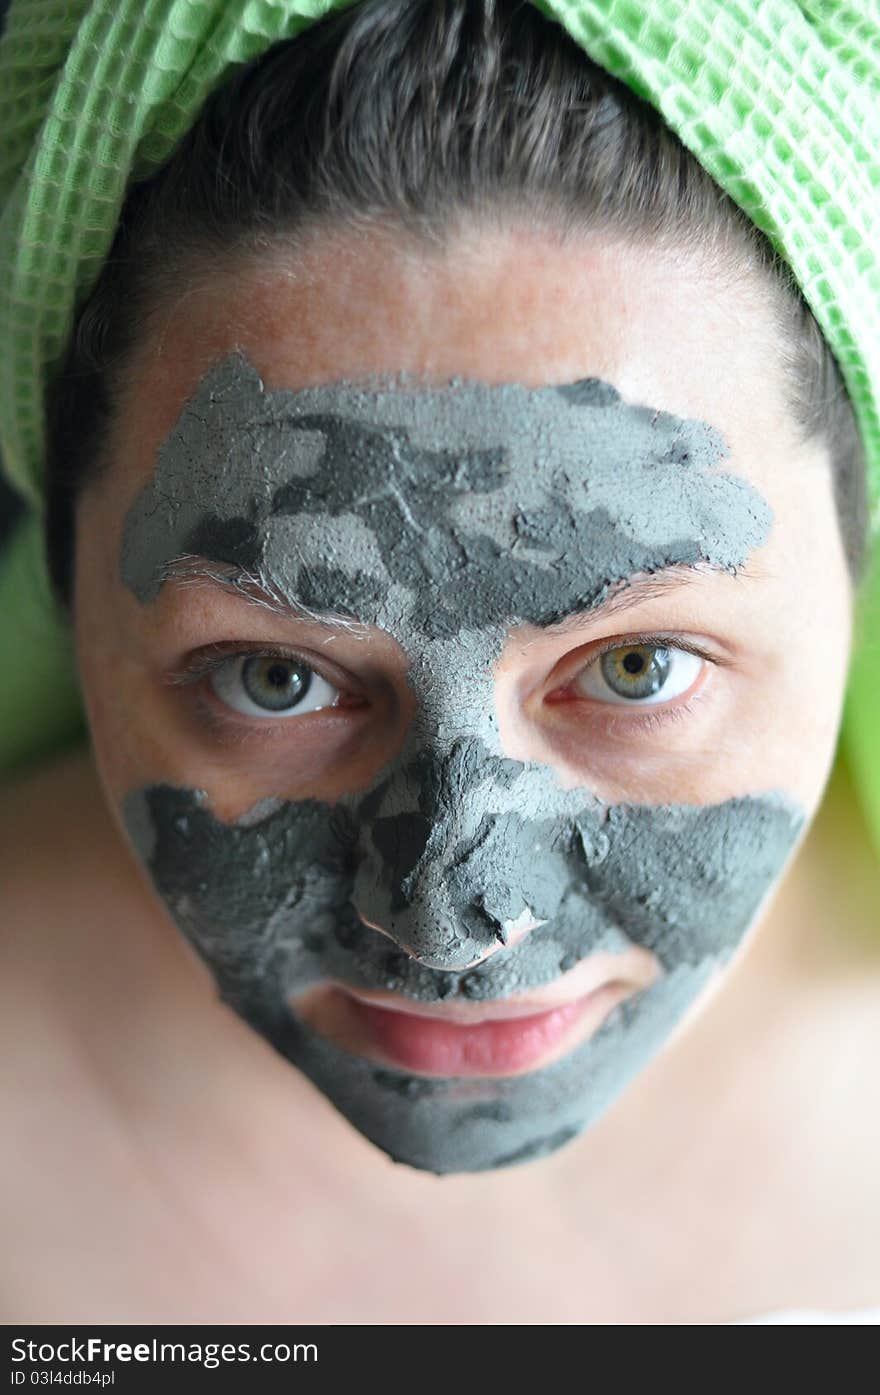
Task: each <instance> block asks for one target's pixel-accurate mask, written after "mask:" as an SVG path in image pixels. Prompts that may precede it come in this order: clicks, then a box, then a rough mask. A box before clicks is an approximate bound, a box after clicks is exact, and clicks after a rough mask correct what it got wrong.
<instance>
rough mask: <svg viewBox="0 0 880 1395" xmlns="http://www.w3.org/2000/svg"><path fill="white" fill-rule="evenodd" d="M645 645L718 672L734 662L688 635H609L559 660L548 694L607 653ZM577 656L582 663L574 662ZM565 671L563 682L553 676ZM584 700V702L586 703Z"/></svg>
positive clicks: (574, 650) (572, 650)
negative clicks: (699, 661) (691, 657)
mask: <svg viewBox="0 0 880 1395" xmlns="http://www.w3.org/2000/svg"><path fill="white" fill-rule="evenodd" d="M635 644H644V645H646V646H648V647H651V646H653V647H654V648H657V649H683V650H684V652H685V653H686V654H695V655H696V657H697V658H698V659H704V660H705V661H706V662H707V663H710V664H714V665H715V666H716V667H718V668H730V667H732V665H733V660H732V659H729V658H725V657H724V656H723V655H721V654H719V653H718V652H717V650H716V651H714V652H713V651H712V650H710V649H709V648H707V647H706V646H705V645H701V644H697V643H696V641H695V640H693V639H689V638H688V636H687V635H680V634H673V633H671V632H669V631H659V632H658V631H656V630H655V631H653V632H652V633H648V632H647V631H645V632H644V633H632V634H627V635H611V636H609V637H608V638H607V639H600V640H594V641H593V642H592V643H589V644H585V645H581V646H580V647H579V648H577V649H571V650H569V652H568V653H567V654H566V655H565V656H564V657H563V658H562V659H561V660H560V662H559V663H558V664H557V666H556V670H555V671H554V675H552V676H551V681H552V683H553V687H552V689H550V691H555V690H556V689H557V688H564V687H565V686H566V685H567V684H568V683H570V682H571V681H572V680H573V679H574V678H575V677H576V675H577V674H578V673H580V671H581V670H582V669H585V668H589V666H590V665H591V664H594V663H597V662H598V661H599V659H601V658H602V655H603V654H608V653H610V652H611V651H612V650H613V649H627V648H629V646H630V645H635ZM578 656H580V657H581V662H579V663H578V662H576V661H577V659H578ZM560 669H564V670H565V676H564V677H563V678H558V677H556V676H555V675H556V673H557V672H558V671H559V670H560ZM586 700H587V699H585V701H586Z"/></svg>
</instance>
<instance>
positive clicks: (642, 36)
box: [0, 0, 880, 849]
mask: <svg viewBox="0 0 880 1395" xmlns="http://www.w3.org/2000/svg"><path fill="white" fill-rule="evenodd" d="M350 3H352V0H13V3H12V6H11V9H10V12H9V17H8V23H7V30H6V33H5V35H4V37H3V39H2V40H0V205H2V214H0V454H2V459H3V463H4V467H5V469H6V471H7V473H8V475H9V477H10V479H11V480H12V481H13V483H14V484H15V485H16V486H17V487H18V488H19V489H20V490H21V492H22V493H23V494H24V496H25V497H26V498H27V499H28V500H29V501H30V503H31V504H32V505H33V506H34V509H35V510H37V511H38V510H39V508H40V505H41V477H42V469H43V430H44V426H43V401H44V390H45V376H46V374H47V372H48V371H49V370H50V369H51V367H52V365H53V364H54V363H56V362H57V360H58V358H59V356H60V353H61V352H62V349H63V346H64V344H65V340H66V337H67V335H68V333H69V330H70V325H71V322H72V317H73V314H74V310H75V308H76V306H77V305H79V304H80V303H81V301H82V299H83V298H84V296H85V295H86V294H87V293H88V291H89V289H90V288H91V287H92V285H93V284H94V282H95V279H96V277H97V275H98V273H99V271H100V268H101V265H102V262H103V259H104V257H105V256H106V253H107V250H108V248H109V246H110V243H111V240H112V237H113V233H114V230H115V226H116V221H117V218H118V214H119V209H120V207H121V204H122V201H123V198H124V195H125V191H126V188H127V185H128V184H129V182H130V181H131V180H133V179H138V178H143V177H144V176H146V175H148V174H150V173H151V172H153V171H155V170H156V169H157V168H158V167H159V166H160V165H161V164H162V163H163V161H164V160H165V159H166V158H167V156H168V155H169V153H170V152H171V150H172V149H173V147H174V145H175V143H176V141H177V140H178V139H179V137H180V136H181V135H182V134H183V133H184V132H185V131H186V130H187V129H188V128H189V127H190V125H191V124H192V122H193V120H194V119H195V117H196V115H197V113H198V111H199V109H200V107H201V105H202V103H203V101H204V99H205V97H206V96H207V94H208V93H209V92H210V91H211V90H212V89H213V88H214V87H215V86H216V85H217V84H218V83H220V82H222V81H223V79H224V78H225V77H226V75H227V74H228V73H229V72H230V71H231V69H232V67H233V66H234V65H236V64H238V63H241V62H243V61H246V60H248V59H250V58H253V57H255V56H256V55H257V54H259V53H261V52H263V51H264V50H265V49H266V48H268V47H269V46H270V45H271V44H273V43H275V42H277V41H278V40H280V39H284V38H290V37H292V36H293V35H295V34H296V33H298V32H299V31H300V30H301V29H302V28H303V27H304V26H305V25H306V24H308V23H310V22H311V21H313V20H314V19H317V18H318V17H320V16H321V15H323V14H325V13H327V12H328V11H329V10H333V9H340V8H343V6H344V5H346V4H350ZM536 3H537V4H538V7H539V8H540V9H541V10H542V12H543V13H544V14H546V15H548V16H549V17H551V18H552V19H555V20H557V21H558V22H559V23H561V24H563V25H564V26H565V28H566V29H567V30H568V32H569V33H570V34H571V35H572V37H573V38H574V39H575V40H576V41H577V42H578V43H579V44H580V45H581V46H582V47H583V48H584V50H585V51H586V52H587V53H588V54H589V55H590V57H591V58H593V59H594V60H595V61H596V62H597V63H599V64H600V65H601V66H602V67H604V68H606V69H607V70H608V71H609V72H611V73H612V74H613V75H614V76H616V77H618V78H620V79H621V80H622V81H624V82H626V83H627V84H628V85H629V86H630V87H632V89H633V90H634V91H636V92H637V93H638V94H639V95H640V96H641V97H643V98H645V99H646V100H647V101H649V102H651V103H652V104H653V105H654V106H655V107H657V108H658V110H659V111H660V112H661V113H662V114H663V116H664V118H665V120H666V121H667V123H668V124H669V126H670V127H671V128H672V129H673V130H674V131H675V132H676V133H677V134H678V135H679V137H680V138H681V139H682V141H683V142H684V143H685V145H687V146H688V147H689V148H690V149H691V150H692V151H693V153H694V154H695V155H696V156H697V158H698V159H699V160H700V162H701V163H702V164H703V166H704V167H705V168H706V170H708V172H709V173H710V174H711V175H712V176H713V177H714V178H715V179H716V180H717V182H718V183H719V184H720V185H721V186H722V187H723V188H724V189H725V190H726V191H727V192H728V193H729V194H730V195H731V197H732V198H733V199H734V200H735V201H736V202H737V203H738V204H739V205H740V206H741V207H742V208H743V210H744V211H745V212H746V213H747V214H748V215H749V217H750V218H751V219H752V220H753V221H754V222H755V223H756V224H757V225H758V226H759V227H760V228H761V229H762V230H763V232H764V233H765V234H766V235H767V236H768V238H769V239H770V241H771V242H772V243H773V244H774V246H775V247H776V248H777V249H778V250H779V252H780V253H781V255H782V256H784V257H785V259H786V260H787V261H788V263H789V264H790V266H791V267H792V270H793V271H794V274H795V276H796V278H797V280H798V283H799V284H800V286H801V289H802V290H803V293H804V295H805V297H806V299H807V301H808V303H809V304H810V306H811V308H812V310H813V312H814V314H815V315H816V318H817V320H818V321H819V323H820V325H821V326H822V329H823V331H824V333H825V335H826V338H827V339H828V342H829V343H830V345H831V347H832V349H833V350H834V353H835V355H836V357H837V360H838V362H839V364H840V367H841V370H842V372H843V375H844V378H845V380H846V383H847V386H848V389H849V392H850V395H851V397H852V400H853V403H854V405H855V408H856V411H857V414H858V418H859V423H860V427H861V431H862V435H863V439H864V441H865V445H866V448H867V454H868V463H869V474H870V482H871V496H872V505H873V514H872V517H873V523H874V527H875V530H876V534H877V536H878V541H880V409H878V401H880V253H878V246H880V235H878V229H880V7H878V0H852V3H850V0H650V3H646V0H536ZM44 571H45V562H44V559H43V557H42V551H41V543H40V535H39V529H38V526H37V515H36V513H35V514H34V517H33V518H32V519H31V520H30V521H29V523H28V524H27V525H26V526H25V527H24V528H23V530H22V531H21V535H20V536H19V537H18V538H17V539H16V541H15V544H14V546H13V547H12V548H11V549H9V550H8V552H7V555H6V556H5V557H4V559H3V568H2V572H0V768H2V767H3V766H4V765H5V766H9V765H11V764H12V763H13V762H15V761H21V760H23V759H25V758H27V757H29V756H30V755H32V754H34V753H37V752H40V751H45V750H47V749H49V747H50V746H52V745H57V744H58V743H59V742H61V741H63V740H64V739H66V738H67V737H68V736H69V734H70V732H71V731H72V730H73V729H74V728H75V726H76V724H77V721H78V716H77V712H78V709H77V699H76V685H75V681H74V679H73V676H72V670H71V663H70V654H69V641H68V639H67V637H66V636H65V634H64V632H63V627H61V626H59V624H58V622H57V621H54V620H53V619H52V618H51V605H50V603H49V600H48V590H47V588H46V586H45V581H44ZM25 576H30V577H32V578H33V577H39V578H40V584H39V586H38V587H37V588H36V589H34V588H33V587H29V586H25V585H24V584H23V581H22V578H23V577H25ZM41 599H42V601H43V604H42V605H41ZM878 691H880V546H878V548H877V549H876V557H875V565H874V572H873V580H872V584H871V586H870V587H869V588H868V590H867V592H866V595H865V599H864V603H863V607H862V616H861V619H860V628H859V637H858V642H857V647H856V657H855V661H854V664H853V670H852V675H851V680H850V686H849V690H848V694H847V705H846V712H845V720H844V741H845V746H846V749H847V752H848V755H849V758H850V761H851V765H852V768H853V773H854V775H855V777H856V779H857V781H858V784H859V788H860V789H861V791H862V793H863V796H864V803H865V808H866V811H867V813H868V815H869V818H870V819H871V820H872V825H873V827H874V829H875V831H876V834H877V841H878V849H880V721H878V717H877V714H876V700H875V696H874V695H875V694H876V693H877V692H878ZM35 692H37V695H38V697H39V699H40V700H39V701H38V700H37V699H36V698H35Z"/></svg>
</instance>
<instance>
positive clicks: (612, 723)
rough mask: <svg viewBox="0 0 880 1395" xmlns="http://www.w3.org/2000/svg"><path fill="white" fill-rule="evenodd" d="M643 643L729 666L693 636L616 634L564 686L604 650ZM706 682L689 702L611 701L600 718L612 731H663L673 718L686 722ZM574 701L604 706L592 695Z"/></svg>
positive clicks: (717, 664) (703, 692) (727, 660)
mask: <svg viewBox="0 0 880 1395" xmlns="http://www.w3.org/2000/svg"><path fill="white" fill-rule="evenodd" d="M636 644H643V645H646V646H648V647H651V646H653V647H656V648H657V649H682V650H684V652H685V653H686V654H694V655H696V657H697V658H698V659H702V660H703V661H704V662H705V663H708V664H712V665H713V666H714V667H715V668H727V667H728V666H729V664H730V660H729V659H723V658H720V657H719V656H718V655H717V654H710V653H709V652H708V650H706V649H704V648H702V646H701V645H699V644H694V643H693V641H692V640H689V639H685V637H684V636H683V635H676V634H669V633H665V634H656V633H655V634H630V635H617V636H614V637H612V638H611V639H609V640H606V641H604V642H603V643H602V644H601V645H600V647H599V648H598V649H595V650H593V651H591V653H590V656H589V659H588V660H587V661H586V662H585V663H584V664H582V665H581V666H580V667H579V668H575V669H574V670H573V671H572V673H571V675H570V677H569V678H568V679H567V680H566V682H565V683H564V684H562V685H561V686H562V687H567V686H568V685H569V684H571V683H573V682H574V680H575V678H576V677H577V675H578V674H579V673H580V672H581V671H582V669H584V668H589V667H590V666H591V665H592V664H596V663H598V662H599V660H600V659H601V658H602V655H603V654H608V653H610V652H611V651H612V650H613V649H627V648H629V646H630V645H636ZM705 687H706V685H705V683H701V684H700V686H699V688H698V689H697V691H696V692H695V693H694V694H693V696H692V697H690V698H688V700H687V701H686V702H679V703H678V704H677V705H675V704H674V700H672V701H670V702H669V703H666V704H661V703H653V704H651V705H648V704H646V705H645V706H644V707H638V706H636V705H635V704H633V706H632V707H629V708H626V707H624V706H620V705H617V704H610V703H609V704H608V707H607V711H605V712H604V713H602V715H601V717H600V718H599V720H600V721H602V722H603V724H604V725H605V729H606V731H608V732H609V733H610V732H613V731H615V730H617V729H618V728H620V727H621V726H623V727H624V728H625V730H626V732H627V733H628V734H629V735H630V736H631V735H632V734H633V731H634V730H636V731H638V732H639V733H645V734H649V733H652V732H657V731H660V730H661V729H664V728H666V727H668V726H670V725H671V724H672V723H674V722H684V721H687V720H688V719H689V718H690V717H692V716H693V713H694V711H695V709H696V708H697V706H698V705H699V704H700V703H702V702H703V701H704V699H705ZM569 701H572V702H584V703H590V705H591V706H593V707H601V706H602V704H600V703H596V702H591V700H590V699H589V698H571V699H569Z"/></svg>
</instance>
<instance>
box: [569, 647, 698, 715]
mask: <svg viewBox="0 0 880 1395" xmlns="http://www.w3.org/2000/svg"><path fill="white" fill-rule="evenodd" d="M702 666H703V660H702V659H701V658H700V656H699V655H698V654H692V653H690V652H688V650H686V649H678V648H674V647H671V646H665V645H659V644H641V643H639V644H635V643H634V644H621V645H618V646H617V647H616V648H614V649H606V650H605V652H604V653H603V654H600V655H599V657H598V658H597V659H594V660H593V662H592V663H590V664H587V665H586V666H585V667H584V668H582V669H581V670H580V672H579V673H578V674H577V675H576V676H575V678H574V679H573V680H572V681H571V683H570V684H569V685H568V686H569V688H570V690H571V691H572V692H573V693H575V694H577V695H579V696H582V697H590V698H595V699H596V700H597V701H598V702H606V703H612V704H617V705H623V704H629V705H630V706H632V705H633V704H634V703H638V704H639V705H640V706H643V707H646V706H650V705H651V704H654V703H660V702H669V701H670V700H671V699H672V698H676V697H679V696H680V695H681V694H682V693H684V692H687V690H688V689H689V688H690V687H691V685H692V684H693V682H694V680H695V679H696V678H697V676H698V675H699V673H700V670H701V668H702Z"/></svg>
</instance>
